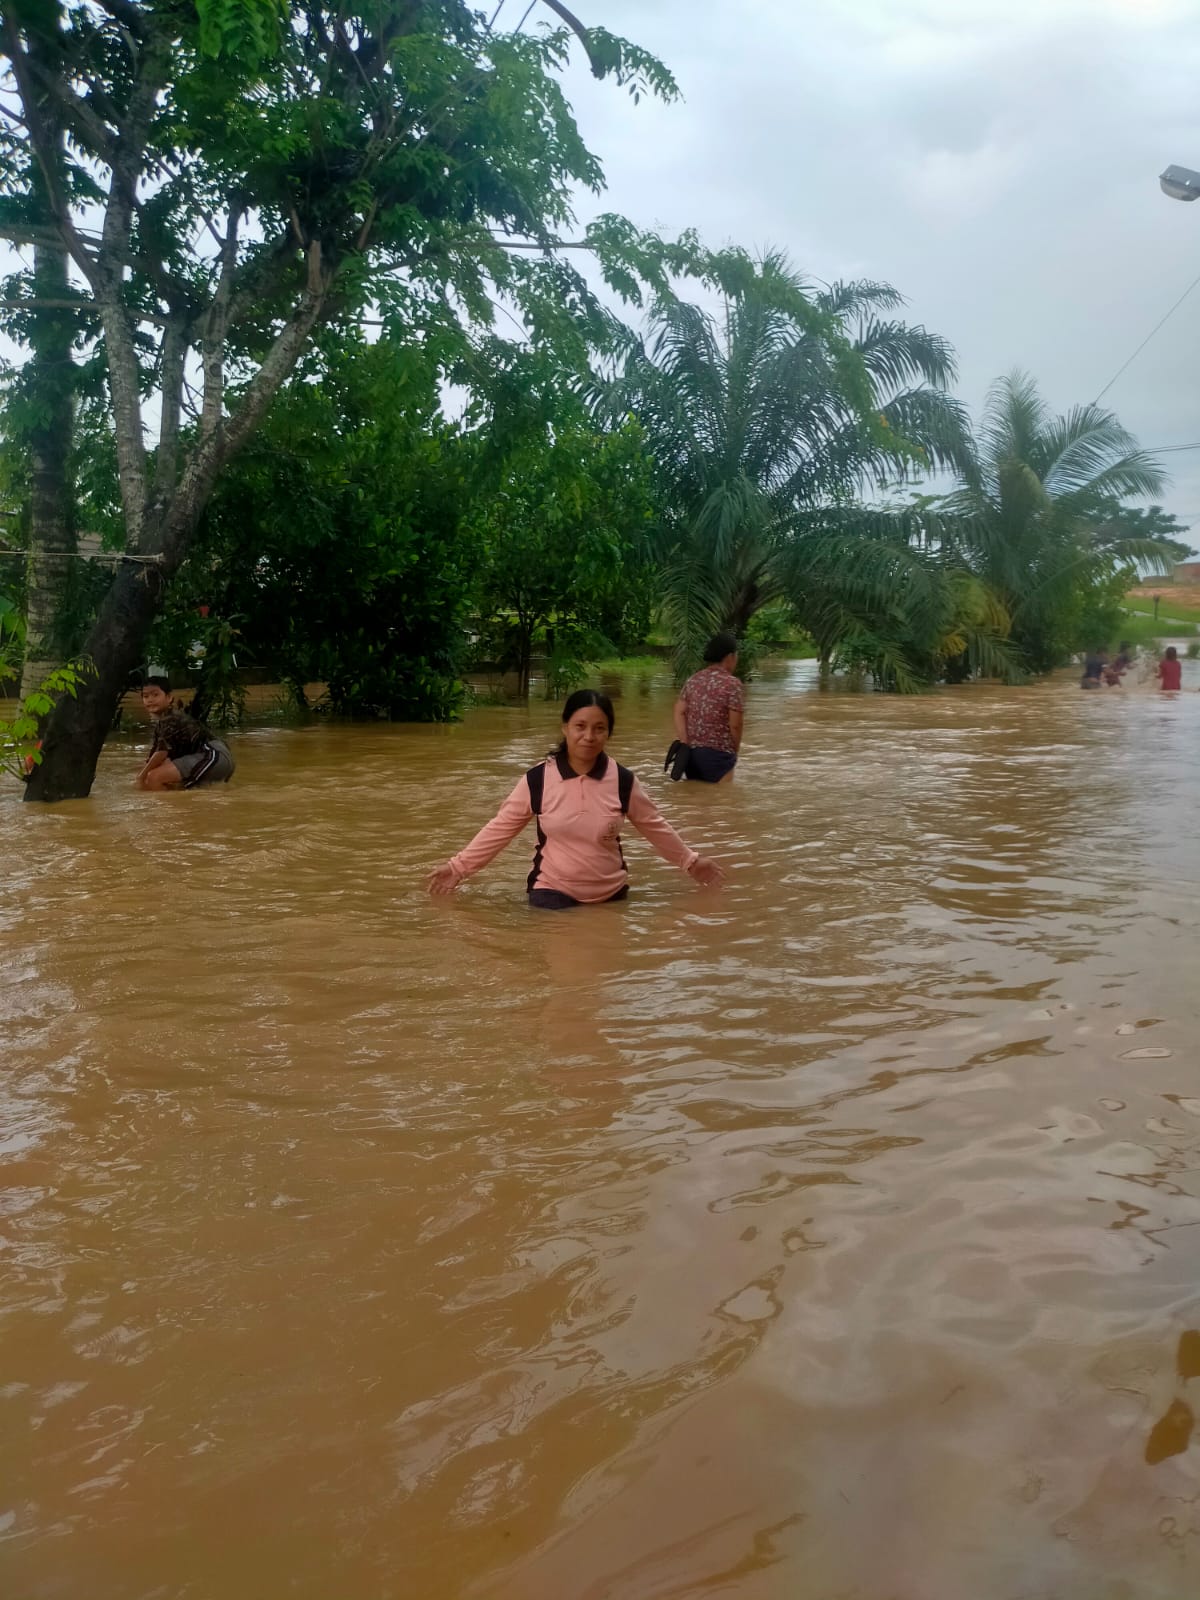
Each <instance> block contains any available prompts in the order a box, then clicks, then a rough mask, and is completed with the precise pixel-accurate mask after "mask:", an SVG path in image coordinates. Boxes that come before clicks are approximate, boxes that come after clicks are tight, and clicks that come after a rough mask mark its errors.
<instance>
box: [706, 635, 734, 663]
mask: <svg viewBox="0 0 1200 1600" xmlns="http://www.w3.org/2000/svg"><path fill="white" fill-rule="evenodd" d="M735 655H737V640H736V639H735V638H734V636H733V634H732V633H714V634H713V636H712V638H711V639H710V640H709V641H708V643H707V644H706V645H705V646H704V659H705V661H707V662H708V663H709V665H710V666H711V665H712V664H713V663H714V662H716V661H724V659H725V657H726V656H735Z"/></svg>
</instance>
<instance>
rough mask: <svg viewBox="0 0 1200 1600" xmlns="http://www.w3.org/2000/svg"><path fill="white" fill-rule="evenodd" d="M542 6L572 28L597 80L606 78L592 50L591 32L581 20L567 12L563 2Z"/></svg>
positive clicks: (557, 0) (550, 1)
mask: <svg viewBox="0 0 1200 1600" xmlns="http://www.w3.org/2000/svg"><path fill="white" fill-rule="evenodd" d="M542 4H543V5H544V6H546V7H548V8H549V9H550V10H551V11H553V13H554V15H555V16H556V17H561V18H562V20H563V21H564V22H565V23H566V25H567V27H568V28H570V30H571V32H572V33H573V34H575V36H576V37H577V38H578V40H579V42H580V44H581V45H582V46H583V48H584V50H585V51H586V52H587V58H588V61H589V63H590V64H591V68H592V76H593V77H595V78H602V77H603V76H604V67H603V64H602V63H601V62H600V61H598V60H597V58H596V54H595V52H594V51H593V49H592V40H591V34H590V32H589V30H588V29H587V28H585V27H584V25H583V23H582V22H580V20H579V18H578V17H577V16H576V15H575V13H574V12H573V11H568V10H567V8H566V6H564V5H563V4H562V3H561V0H542Z"/></svg>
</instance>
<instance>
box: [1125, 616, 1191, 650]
mask: <svg viewBox="0 0 1200 1600" xmlns="http://www.w3.org/2000/svg"><path fill="white" fill-rule="evenodd" d="M1195 633H1196V624H1195V623H1194V622H1177V621H1175V620H1174V619H1172V618H1171V617H1164V616H1161V615H1160V616H1159V619H1158V621H1157V622H1155V620H1154V616H1153V614H1152V613H1151V612H1148V611H1130V612H1128V613H1127V614H1126V617H1125V621H1124V622H1123V623H1122V624H1121V638H1122V639H1128V640H1129V642H1130V644H1139V645H1157V643H1158V641H1159V640H1160V639H1190V638H1192V637H1193V636H1194V635H1195ZM1115 642H1116V641H1114V643H1115Z"/></svg>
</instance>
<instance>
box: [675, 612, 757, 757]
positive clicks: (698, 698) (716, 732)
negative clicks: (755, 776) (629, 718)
mask: <svg viewBox="0 0 1200 1600" xmlns="http://www.w3.org/2000/svg"><path fill="white" fill-rule="evenodd" d="M737 658H738V647H737V640H736V639H735V638H734V636H733V634H731V633H718V634H715V635H714V636H713V637H712V638H711V639H710V640H709V641H708V643H707V644H706V645H705V647H704V660H705V662H706V663H707V665H706V666H704V667H702V668H701V670H700V671H699V672H694V673H693V674H692V676H691V677H690V678H689V679H688V681H687V682H686V683H685V684H684V686H683V688H682V689H681V690H680V691H679V698H678V700H676V702H675V738H676V742H675V744H673V745H672V746H671V749H670V751H669V752H668V754H667V765H668V766H669V767H670V769H671V776H672V778H690V779H691V780H692V781H693V782H694V783H728V782H730V781H731V780H732V778H733V769H734V767H736V766H737V759H738V751H739V750H740V749H741V747H742V729H743V727H744V725H745V712H744V707H745V693H744V691H743V689H742V685H741V683H740V682H739V680H738V679H737V678H735V677H734V675H733V669H734V668H735V667H736V666H737Z"/></svg>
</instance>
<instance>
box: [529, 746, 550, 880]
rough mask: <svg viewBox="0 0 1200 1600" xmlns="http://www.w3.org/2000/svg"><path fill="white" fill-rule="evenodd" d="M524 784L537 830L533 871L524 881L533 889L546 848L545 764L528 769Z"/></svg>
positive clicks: (540, 762) (540, 763)
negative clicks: (543, 801)
mask: <svg viewBox="0 0 1200 1600" xmlns="http://www.w3.org/2000/svg"><path fill="white" fill-rule="evenodd" d="M525 782H526V783H527V784H528V785H529V809H530V810H531V811H532V812H533V825H534V827H535V828H536V829H537V849H536V850H535V851H534V852H533V869H532V871H531V872H530V874H529V877H528V878H527V879H526V881H525V887H526V889H532V888H534V887H535V885H536V884H537V881H538V874H539V873H540V872H541V870H542V851H543V850H544V849H545V848H546V835H545V834H544V833H543V832H542V821H541V810H542V796H543V795H544V794H545V792H546V763H545V762H544V761H539V762H538V764H537V766H536V767H530V769H529V771H528V772H527V773H526V774H525Z"/></svg>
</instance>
